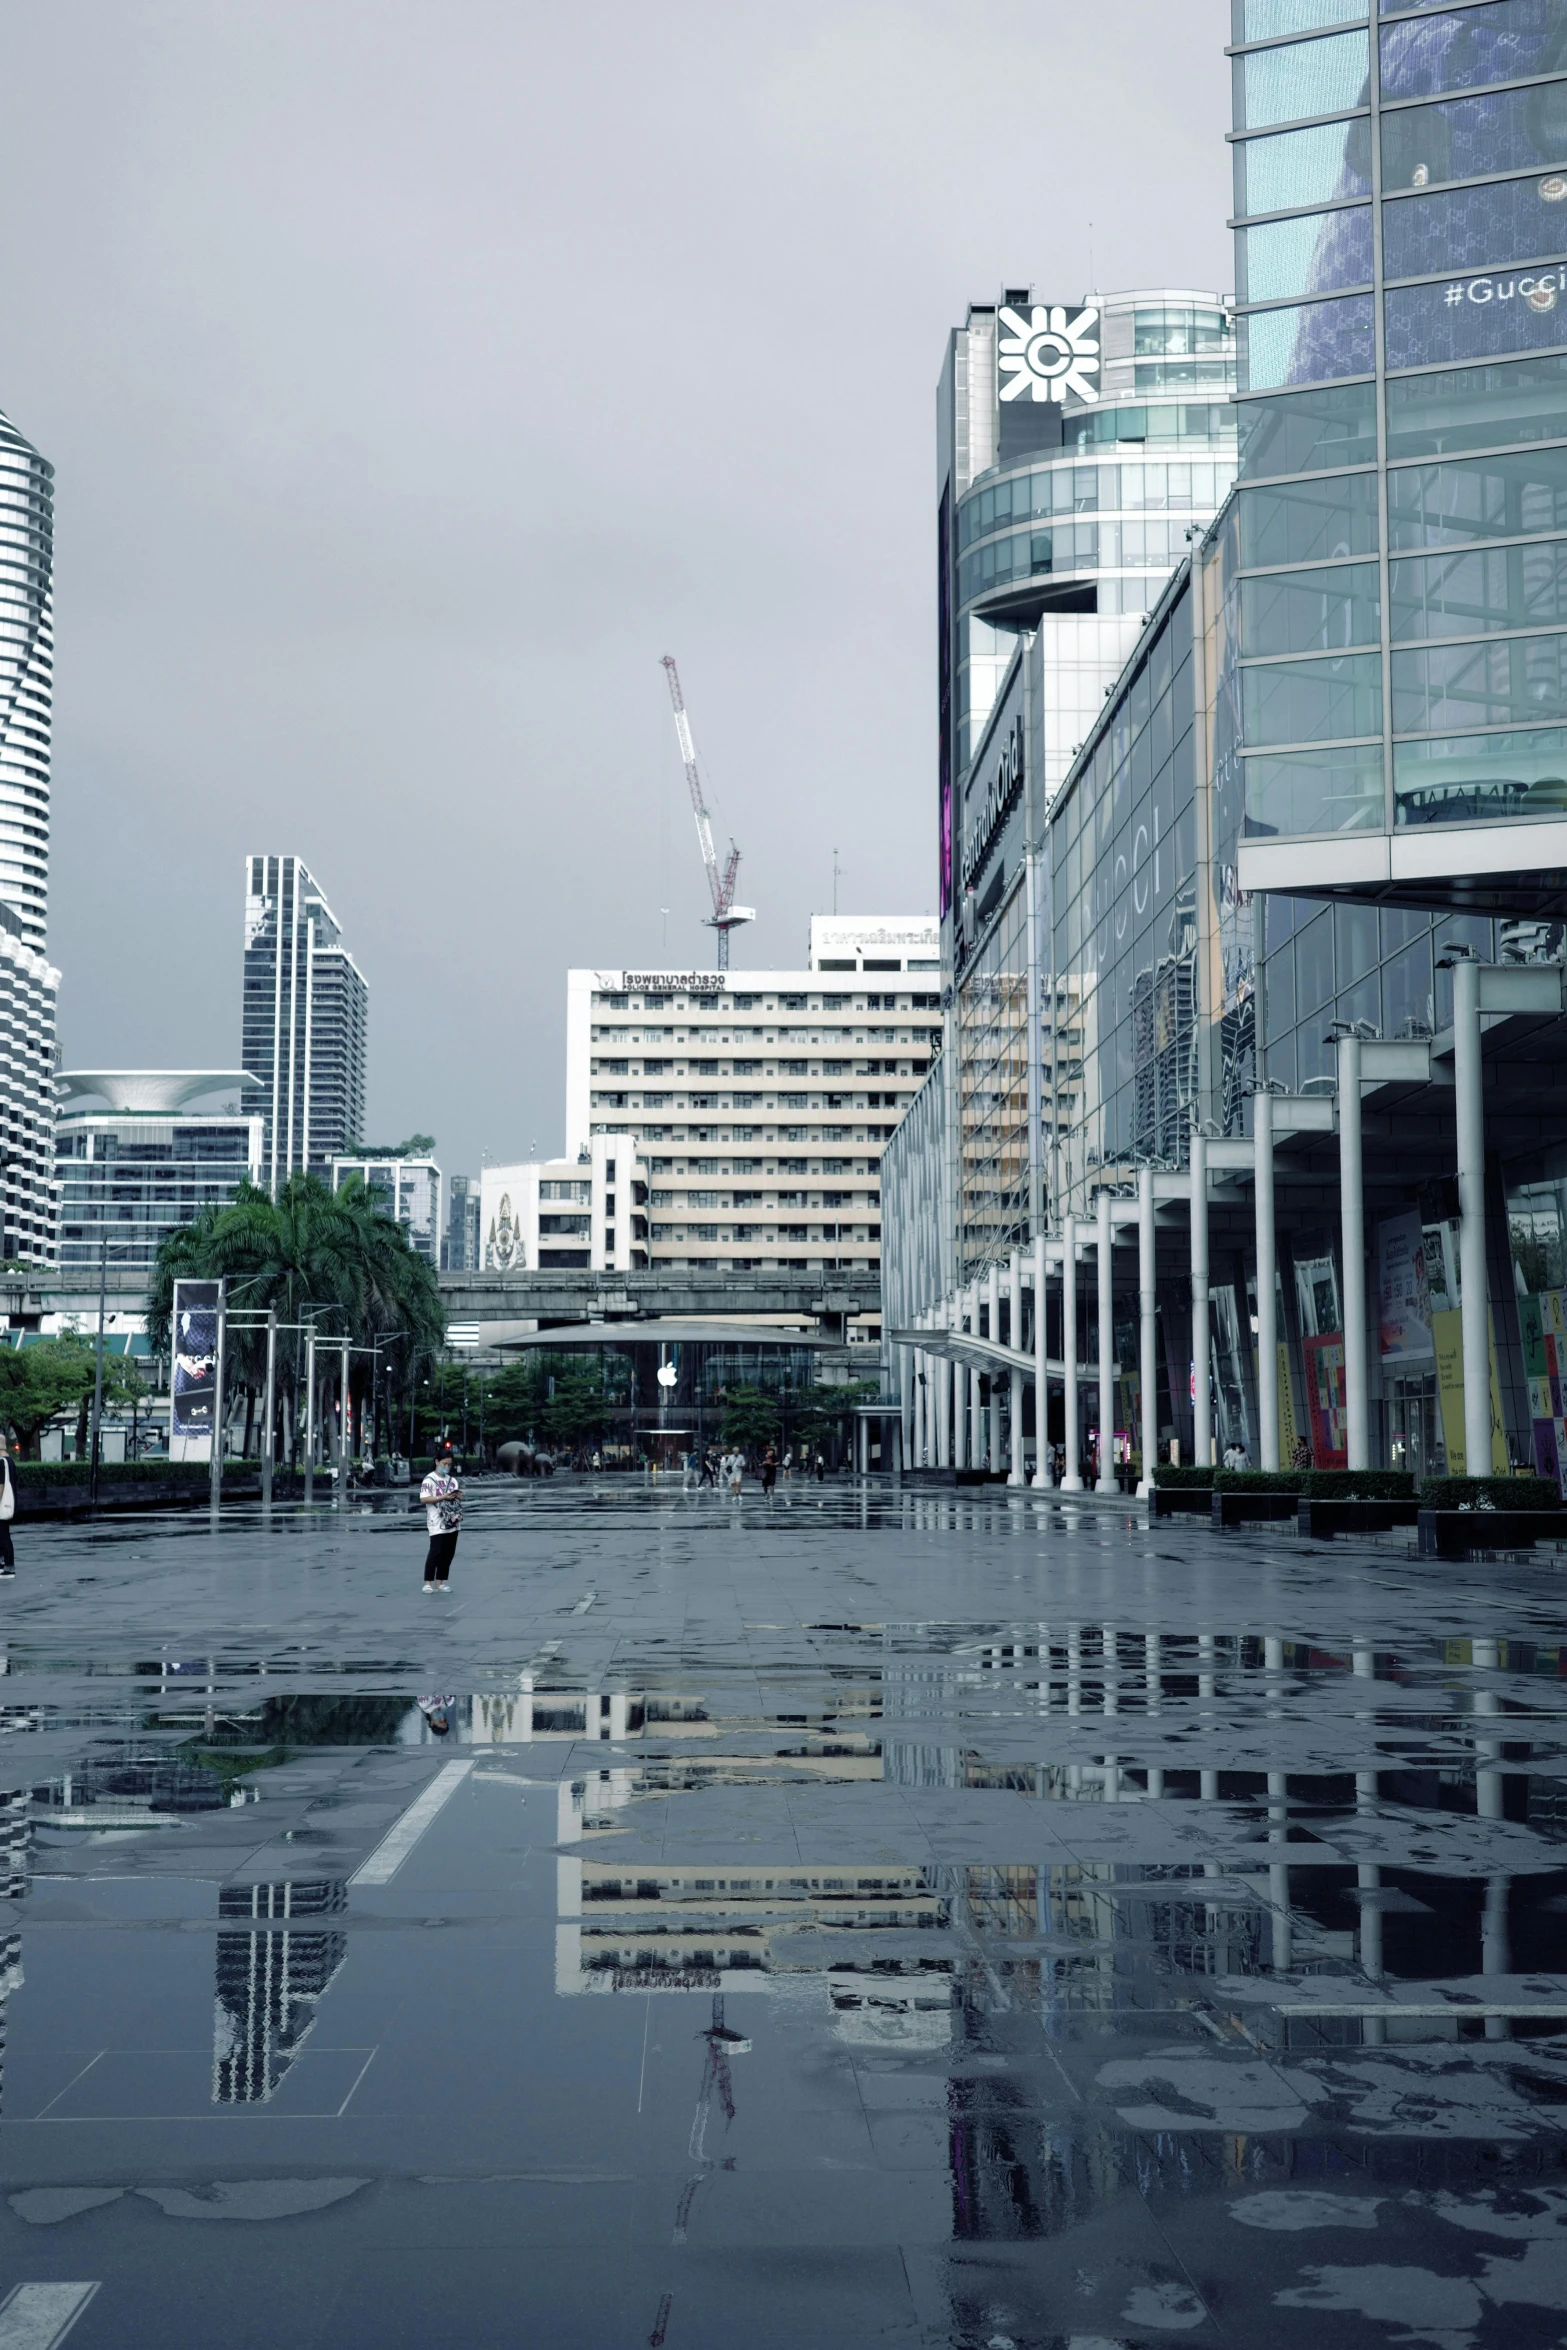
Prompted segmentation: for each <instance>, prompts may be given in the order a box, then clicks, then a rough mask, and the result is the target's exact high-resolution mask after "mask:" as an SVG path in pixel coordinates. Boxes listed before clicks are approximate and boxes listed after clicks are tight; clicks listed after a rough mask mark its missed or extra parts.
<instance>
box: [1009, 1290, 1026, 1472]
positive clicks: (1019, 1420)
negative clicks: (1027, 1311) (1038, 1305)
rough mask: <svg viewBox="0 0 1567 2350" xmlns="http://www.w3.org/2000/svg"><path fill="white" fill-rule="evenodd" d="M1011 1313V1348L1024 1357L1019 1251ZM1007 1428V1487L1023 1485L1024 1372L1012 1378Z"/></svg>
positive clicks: (1010, 1303) (1010, 1301) (1017, 1372)
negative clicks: (1009, 1453)
mask: <svg viewBox="0 0 1567 2350" xmlns="http://www.w3.org/2000/svg"><path fill="white" fill-rule="evenodd" d="M1007 1312H1008V1315H1009V1317H1010V1318H1009V1320H1008V1323H1007V1344H1008V1346H1010V1347H1011V1349H1012V1352H1013V1353H1014V1354H1020V1353H1021V1352H1022V1347H1023V1259H1022V1255H1021V1253H1020V1252H1019V1251H1018V1250H1017V1249H1014V1250H1013V1251H1012V1262H1011V1264H1010V1265H1009V1267H1008V1269H1007ZM1007 1424H1008V1427H1009V1429H1010V1431H1011V1436H1012V1465H1011V1467H1010V1468H1009V1470H1008V1471H1007V1483H1008V1484H1009V1485H1021V1484H1022V1482H1023V1374H1022V1372H1021V1371H1014V1372H1013V1374H1012V1412H1011V1417H1010V1419H1009V1421H1008V1423H1007Z"/></svg>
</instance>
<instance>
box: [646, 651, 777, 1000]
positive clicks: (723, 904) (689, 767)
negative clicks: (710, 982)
mask: <svg viewBox="0 0 1567 2350" xmlns="http://www.w3.org/2000/svg"><path fill="white" fill-rule="evenodd" d="M663 665H664V668H665V670H666V671H667V673H668V677H669V698H670V701H671V702H672V703H673V704H674V710H675V733H676V736H677V737H678V739H679V743H680V756H681V759H682V761H683V762H684V765H685V771H686V783H687V786H688V787H689V789H690V793H691V808H692V813H693V814H694V815H695V817H696V837H697V845H698V847H699V848H700V849H701V852H702V863H703V865H704V866H705V868H706V871H707V886H708V890H709V892H710V893H711V896H712V900H713V911H712V913H711V914H709V915H708V916H707V927H708V928H709V930H716V931H717V933H718V968H719V970H720V971H727V970H728V968H729V933H730V932H731V930H736V929H738V928H739V926H740V924H741V923H742V922H754V921H755V920H756V909H755V908H754V907H753V906H737V905H736V904H735V902H734V899H735V883H736V882H737V881H738V880H739V878H740V851H739V850H738V849H737V848H736V846H735V844H734V842H733V841H732V840H731V841H730V843H729V855H728V857H727V858H726V859H725V861H724V868H723V871H722V872H721V873H720V871H719V869H718V851H717V850H716V849H715V848H714V846H713V826H712V822H711V819H710V818H709V816H708V813H707V802H706V800H705V799H704V797H703V794H702V777H701V773H700V771H699V769H698V767H697V763H696V744H695V743H694V742H693V740H692V738H691V717H690V713H689V711H688V710H687V709H686V699H685V695H684V694H683V693H682V692H681V690H680V672H679V670H678V669H677V668H676V667H675V656H674V654H673V653H666V654H665V655H664V657H663Z"/></svg>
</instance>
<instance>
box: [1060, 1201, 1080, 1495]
mask: <svg viewBox="0 0 1567 2350" xmlns="http://www.w3.org/2000/svg"><path fill="white" fill-rule="evenodd" d="M1061 1353H1062V1358H1063V1365H1064V1369H1065V1372H1066V1465H1065V1467H1064V1469H1063V1471H1062V1474H1061V1490H1062V1492H1063V1493H1081V1492H1082V1490H1083V1480H1082V1478H1081V1476H1080V1475H1079V1474H1078V1467H1077V1218H1076V1217H1075V1216H1067V1217H1065V1218H1063V1220H1062V1225H1061Z"/></svg>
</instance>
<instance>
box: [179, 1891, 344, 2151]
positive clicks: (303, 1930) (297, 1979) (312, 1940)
mask: <svg viewBox="0 0 1567 2350" xmlns="http://www.w3.org/2000/svg"><path fill="white" fill-rule="evenodd" d="M347 1907H348V1888H347V1887H346V1885H344V1884H343V1883H342V1882H341V1881H340V1880H323V1881H321V1882H318V1883H310V1882H304V1883H301V1882H298V1881H294V1882H291V1883H288V1884H282V1885H222V1886H220V1887H219V1888H218V1914H219V1916H220V1917H222V1918H223V1919H224V1920H225V1921H229V1920H233V1921H235V1922H236V1923H237V1922H238V1921H240V1920H245V1921H246V1922H247V1923H248V1925H249V1929H250V1930H249V1931H248V1932H243V1933H235V1932H228V1931H225V1932H223V1933H220V1934H219V1936H218V1944H217V1983H216V1998H215V2001H214V2005H213V2024H212V2102H213V2104H214V2105H262V2104H265V2103H266V2101H267V2099H268V2098H269V2097H271V2095H272V2093H273V2091H274V2090H275V2089H276V2088H277V2086H278V2084H279V2082H280V2081H281V2080H282V2078H283V2076H284V2074H285V2073H286V2072H287V2071H288V2069H289V2066H290V2065H291V2064H292V2063H293V2062H294V2059H295V2057H296V2056H297V2055H298V2054H299V2051H300V2049H301V2047H302V2046H303V2044H304V2042H305V2040H306V2038H307V2037H308V2035H309V2032H310V2030H311V2027H312V2026H313V2024H314V2023H315V2020H316V2008H317V2003H318V2002H319V2000H320V1999H321V1997H322V1995H323V1993H324V1992H325V1991H326V1989H327V1986H328V1985H329V1984H330V1983H331V1981H332V1979H333V1977H334V1976H335V1975H336V1973H337V1971H338V1969H339V1967H340V1966H341V1965H342V1963H343V1961H344V1959H345V1958H346V1957H347V1956H348V1937H347V1936H346V1934H342V1933H334V1932H333V1931H332V1930H331V1928H330V1927H328V1926H322V1927H321V1928H319V1929H317V1928H315V1926H314V1924H313V1921H314V1920H316V1919H318V1918H319V1919H328V1918H333V1917H341V1916H342V1915H343V1913H344V1911H345V1910H346V1909H347Z"/></svg>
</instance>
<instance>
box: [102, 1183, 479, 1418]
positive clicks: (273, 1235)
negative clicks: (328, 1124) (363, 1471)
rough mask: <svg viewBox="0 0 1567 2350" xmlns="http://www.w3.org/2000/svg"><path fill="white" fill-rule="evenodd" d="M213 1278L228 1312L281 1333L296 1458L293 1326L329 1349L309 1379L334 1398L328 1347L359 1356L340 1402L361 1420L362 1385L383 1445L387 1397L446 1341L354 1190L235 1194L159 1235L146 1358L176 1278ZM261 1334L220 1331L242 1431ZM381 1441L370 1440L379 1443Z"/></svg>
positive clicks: (298, 1381) (359, 1187) (297, 1357)
mask: <svg viewBox="0 0 1567 2350" xmlns="http://www.w3.org/2000/svg"><path fill="white" fill-rule="evenodd" d="M219 1277H221V1278H223V1279H225V1280H226V1281H227V1282H228V1285H229V1303H230V1307H231V1310H232V1311H234V1312H235V1313H236V1314H246V1315H254V1316H258V1317H259V1316H261V1315H264V1314H265V1313H266V1312H267V1310H268V1308H269V1307H270V1308H273V1309H275V1310H276V1313H277V1318H278V1321H279V1323H280V1325H282V1333H281V1335H280V1338H279V1342H278V1369H279V1385H280V1388H281V1390H282V1396H281V1398H280V1400H281V1401H282V1402H283V1403H284V1405H285V1422H284V1424H285V1428H286V1430H287V1431H288V1432H289V1433H290V1435H291V1437H292V1438H293V1440H294V1441H293V1442H291V1444H290V1447H289V1450H290V1456H291V1457H292V1456H293V1454H294V1453H295V1451H296V1450H297V1435H298V1430H299V1425H300V1419H301V1413H300V1402H301V1396H302V1382H303V1377H304V1368H305V1359H306V1354H305V1347H304V1344H303V1337H302V1333H301V1331H300V1330H299V1329H298V1328H297V1327H295V1326H296V1325H299V1324H301V1323H303V1322H305V1321H306V1320H307V1319H308V1320H310V1321H311V1322H313V1324H314V1326H315V1328H316V1329H317V1330H318V1332H319V1333H320V1336H321V1338H322V1340H323V1341H325V1342H326V1343H327V1348H328V1349H329V1351H326V1352H323V1354H322V1355H321V1356H320V1357H319V1358H318V1376H319V1377H320V1379H321V1382H322V1385H323V1388H324V1389H325V1390H326V1391H327V1393H328V1394H329V1395H330V1396H332V1397H333V1400H335V1387H336V1383H337V1379H338V1375H339V1374H338V1355H337V1351H336V1348H335V1347H333V1346H332V1345H331V1342H332V1341H333V1340H340V1339H341V1338H343V1337H345V1336H346V1337H347V1339H348V1340H349V1343H350V1345H351V1347H353V1348H354V1349H356V1350H358V1351H356V1352H355V1353H353V1354H352V1355H351V1356H350V1366H349V1392H350V1397H351V1399H352V1401H353V1402H354V1403H355V1404H357V1405H358V1406H359V1408H360V1410H361V1411H362V1410H363V1407H364V1404H365V1402H366V1401H367V1400H368V1398H369V1395H370V1392H371V1388H372V1384H374V1386H375V1388H376V1390H377V1405H378V1409H379V1411H380V1413H381V1415H382V1420H383V1428H384V1431H385V1433H386V1435H387V1438H388V1444H389V1447H390V1437H391V1432H392V1420H391V1405H392V1401H393V1398H394V1396H395V1394H396V1393H397V1392H398V1391H399V1390H401V1391H402V1392H403V1393H404V1394H406V1393H408V1392H409V1391H410V1390H411V1389H412V1387H413V1386H414V1384H415V1382H416V1381H417V1379H418V1377H419V1375H420V1373H421V1372H422V1370H423V1369H424V1368H425V1366H426V1365H427V1364H429V1363H431V1362H433V1361H435V1359H436V1358H437V1357H438V1355H439V1352H440V1349H441V1347H442V1345H443V1343H444V1340H445V1335H446V1321H445V1316H444V1314H443V1312H442V1309H441V1300H440V1293H439V1291H438V1289H437V1286H436V1280H435V1275H434V1273H433V1272H432V1271H431V1269H430V1267H429V1265H428V1264H427V1263H426V1262H425V1260H424V1258H423V1257H421V1256H420V1255H419V1254H418V1253H417V1251H416V1250H414V1249H413V1248H411V1247H410V1245H409V1241H408V1235H407V1233H406V1232H405V1231H404V1230H403V1228H402V1226H401V1225H400V1224H399V1223H397V1222H396V1221H395V1219H394V1218H392V1217H390V1216H388V1215H386V1214H385V1213H384V1212H383V1210H382V1208H381V1206H380V1203H379V1201H378V1200H377V1199H376V1197H375V1195H374V1194H373V1193H371V1192H369V1191H367V1190H366V1188H365V1186H364V1185H363V1184H362V1183H360V1182H359V1181H357V1180H353V1181H350V1182H349V1183H347V1184H345V1185H344V1186H343V1188H342V1190H341V1191H336V1192H333V1191H329V1190H328V1189H327V1187H326V1185H325V1184H324V1183H322V1182H321V1181H320V1179H319V1177H317V1176H314V1175H295V1176H292V1177H291V1178H290V1179H289V1181H288V1182H287V1183H286V1184H285V1185H284V1187H283V1189H282V1190H281V1191H280V1192H279V1194H278V1197H277V1198H276V1199H275V1200H273V1199H271V1198H269V1197H268V1195H267V1193H266V1192H264V1191H261V1190H259V1189H257V1188H256V1187H254V1186H253V1185H250V1184H245V1185H243V1186H242V1187H241V1188H240V1190H239V1191H238V1192H237V1193H236V1195H235V1197H234V1198H233V1200H232V1201H230V1202H229V1203H228V1204H227V1205H226V1206H224V1207H217V1208H207V1209H204V1210H203V1211H202V1213H201V1214H200V1215H199V1216H197V1217H196V1218H195V1219H194V1220H193V1221H192V1222H191V1223H189V1224H185V1225H182V1226H180V1227H179V1229H178V1230H176V1231H174V1232H171V1233H169V1234H168V1235H167V1237H166V1238H165V1239H164V1241H163V1242H162V1243H161V1245H160V1247H159V1250H158V1255H157V1260H156V1263H155V1265H154V1269H153V1280H152V1287H151V1295H150V1298H149V1301H148V1315H147V1327H148V1332H149V1335H150V1336H151V1338H152V1341H153V1345H154V1347H155V1349H160V1350H162V1351H167V1348H168V1343H169V1320H170V1315H171V1312H172V1309H173V1299H174V1283H175V1281H176V1280H179V1279H193V1280H212V1279H215V1278H219ZM373 1345H378V1346H379V1347H380V1349H381V1350H382V1352H381V1359H382V1365H383V1368H382V1371H381V1375H380V1378H379V1379H378V1380H375V1381H374V1382H372V1366H371V1356H370V1352H369V1350H370V1348H371V1347H372V1346H373ZM265 1350H266V1331H265V1327H264V1325H263V1324H262V1323H260V1321H259V1320H257V1321H255V1322H251V1323H250V1324H248V1325H246V1324H242V1323H241V1322H239V1321H236V1322H235V1323H233V1324H232V1325H231V1328H230V1331H229V1340H228V1349H227V1364H228V1368H229V1372H230V1376H231V1378H232V1379H233V1380H234V1382H235V1383H236V1385H237V1386H238V1387H240V1388H243V1389H244V1391H245V1393H246V1396H247V1427H248V1425H249V1418H250V1408H251V1407H253V1405H254V1402H255V1398H256V1395H257V1393H258V1392H259V1390H260V1388H261V1385H262V1381H263V1379H264V1375H265V1368H264V1366H265ZM380 1434H381V1431H373V1432H372V1442H375V1443H378V1442H379V1437H380Z"/></svg>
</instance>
